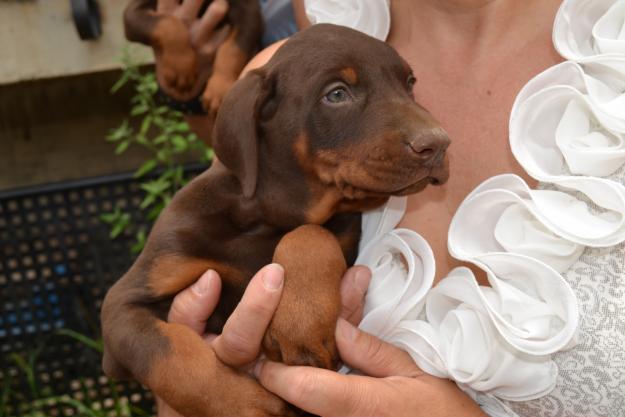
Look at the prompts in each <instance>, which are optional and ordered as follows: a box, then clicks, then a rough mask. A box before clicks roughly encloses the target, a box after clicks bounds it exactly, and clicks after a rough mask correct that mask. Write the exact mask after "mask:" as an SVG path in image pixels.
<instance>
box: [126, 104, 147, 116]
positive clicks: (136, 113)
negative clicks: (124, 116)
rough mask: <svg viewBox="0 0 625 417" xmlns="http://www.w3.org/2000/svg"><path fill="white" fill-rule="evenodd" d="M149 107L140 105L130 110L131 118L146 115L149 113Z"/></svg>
mask: <svg viewBox="0 0 625 417" xmlns="http://www.w3.org/2000/svg"><path fill="white" fill-rule="evenodd" d="M148 110H149V109H148V106H147V105H146V104H145V103H139V104H137V105H136V106H133V108H132V109H131V110H130V115H131V116H139V115H140V114H143V113H146V112H147V111H148Z"/></svg>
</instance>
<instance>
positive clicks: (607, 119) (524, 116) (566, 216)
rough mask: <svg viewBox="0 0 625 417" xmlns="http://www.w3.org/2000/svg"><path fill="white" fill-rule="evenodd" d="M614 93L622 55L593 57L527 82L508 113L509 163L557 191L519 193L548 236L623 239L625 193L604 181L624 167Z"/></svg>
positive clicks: (622, 107)
mask: <svg viewBox="0 0 625 417" xmlns="http://www.w3.org/2000/svg"><path fill="white" fill-rule="evenodd" d="M619 83H620V85H619ZM622 88H625V56H623V57H616V56H614V57H607V56H598V57H596V58H595V59H594V60H593V62H589V63H586V64H583V66H582V65H580V64H577V63H574V62H570V61H568V62H564V63H562V64H560V65H557V66H555V67H552V68H550V69H548V70H546V71H545V72H543V73H542V74H539V75H538V76H536V77H535V78H534V79H532V80H531V81H530V82H529V83H528V84H527V85H526V86H525V87H524V88H523V89H522V90H521V92H520V93H519V95H518V97H517V99H516V101H515V104H514V106H513V108H512V115H511V117H510V145H511V148H512V152H513V154H514V155H515V157H516V159H517V161H519V163H520V164H521V165H522V166H523V168H524V169H525V170H526V171H527V173H528V174H530V175H531V176H532V177H534V178H535V179H537V180H539V181H542V182H545V183H551V184H553V185H555V186H556V187H558V188H559V190H561V191H559V190H558V191H556V190H534V191H526V194H531V200H532V205H531V208H533V209H535V210H534V214H535V215H536V216H538V217H540V218H541V221H542V222H543V223H544V224H545V225H546V226H547V227H548V228H549V229H550V230H551V231H553V232H554V233H556V234H557V235H559V236H561V237H563V238H565V239H568V240H570V241H572V242H576V243H578V244H580V245H585V246H592V247H608V246H613V245H615V244H618V243H620V242H622V241H624V240H625V187H624V186H623V185H622V184H621V183H619V182H616V181H612V180H610V179H608V178H604V177H606V176H609V175H611V174H613V173H614V172H615V171H617V170H618V169H620V168H621V167H622V166H623V164H624V163H625V135H624V134H623V132H625V95H621V94H620V93H619V90H620V89H622ZM621 102H622V104H621ZM577 193H581V195H580V194H577ZM582 197H583V198H582Z"/></svg>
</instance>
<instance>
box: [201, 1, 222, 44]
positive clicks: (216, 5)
mask: <svg viewBox="0 0 625 417" xmlns="http://www.w3.org/2000/svg"><path fill="white" fill-rule="evenodd" d="M227 13H228V2H227V1H226V0H215V1H213V2H212V3H211V4H210V5H209V6H208V8H207V9H206V11H205V12H204V14H203V15H202V18H201V19H200V26H199V28H198V37H199V39H200V40H201V41H204V42H205V41H208V40H209V39H210V38H212V35H213V32H214V31H215V28H216V27H217V25H219V24H220V23H221V21H222V20H224V18H225V17H226V14H227Z"/></svg>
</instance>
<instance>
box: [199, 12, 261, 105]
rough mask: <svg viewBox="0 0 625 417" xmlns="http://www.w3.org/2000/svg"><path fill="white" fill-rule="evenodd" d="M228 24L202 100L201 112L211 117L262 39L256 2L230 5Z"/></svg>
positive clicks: (259, 15)
mask: <svg viewBox="0 0 625 417" xmlns="http://www.w3.org/2000/svg"><path fill="white" fill-rule="evenodd" d="M228 20H229V21H230V23H231V24H232V26H233V28H232V32H231V33H230V35H229V36H228V38H227V39H226V40H225V41H224V43H223V44H222V45H221V46H220V47H219V49H218V50H217V54H216V56H215V62H214V64H213V73H212V75H211V77H210V78H209V80H208V83H207V85H206V89H205V90H204V94H203V97H202V104H203V105H204V109H205V110H206V111H207V112H208V113H209V114H210V115H212V116H214V115H215V114H216V113H217V109H218V108H219V105H220V104H221V101H222V99H223V97H224V96H225V95H226V93H227V92H228V90H230V87H232V84H234V83H235V82H236V80H237V79H238V78H239V75H240V74H241V71H242V70H243V68H244V67H245V64H246V63H247V62H248V61H249V60H250V59H252V56H253V55H254V54H255V53H256V52H257V51H258V49H259V46H260V38H261V36H262V26H263V24H262V17H261V14H260V7H259V5H258V2H257V1H235V2H230V9H229V11H228Z"/></svg>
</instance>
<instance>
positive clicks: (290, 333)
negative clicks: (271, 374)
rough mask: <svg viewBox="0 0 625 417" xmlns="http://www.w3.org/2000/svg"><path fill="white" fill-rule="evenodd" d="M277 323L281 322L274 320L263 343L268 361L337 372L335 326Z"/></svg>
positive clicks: (291, 322)
mask: <svg viewBox="0 0 625 417" xmlns="http://www.w3.org/2000/svg"><path fill="white" fill-rule="evenodd" d="M276 321H280V320H276V318H274V320H273V321H272V323H271V325H270V326H269V329H268V330H267V332H266V333H265V337H264V340H263V349H264V352H265V354H266V355H267V357H268V358H269V359H271V360H273V361H277V362H283V363H285V364H287V365H297V366H314V367H316V368H325V369H336V367H337V365H338V359H339V356H338V351H337V349H336V343H335V341H334V328H335V323H333V324H331V325H326V326H324V325H323V324H320V323H301V322H297V321H290V322H287V323H283V324H284V325H281V324H280V323H276ZM307 324H308V325H307Z"/></svg>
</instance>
